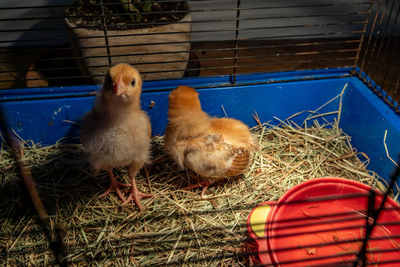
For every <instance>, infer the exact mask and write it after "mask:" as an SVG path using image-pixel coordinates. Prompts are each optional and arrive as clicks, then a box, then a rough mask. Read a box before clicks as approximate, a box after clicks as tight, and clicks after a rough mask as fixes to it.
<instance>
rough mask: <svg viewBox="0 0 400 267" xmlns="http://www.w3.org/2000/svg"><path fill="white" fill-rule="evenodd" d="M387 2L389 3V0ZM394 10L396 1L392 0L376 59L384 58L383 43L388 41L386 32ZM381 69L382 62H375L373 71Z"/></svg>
mask: <svg viewBox="0 0 400 267" xmlns="http://www.w3.org/2000/svg"><path fill="white" fill-rule="evenodd" d="M386 3H388V1H387V2H386ZM393 10H394V1H392V4H391V7H390V11H389V16H388V17H387V18H386V23H385V24H384V27H383V33H382V38H381V42H380V44H379V47H378V50H377V52H376V57H375V60H376V61H378V60H381V59H382V48H383V44H384V43H385V41H387V40H386V33H387V30H388V26H389V24H390V22H391V21H390V20H391V18H392V14H393ZM383 20H384V21H385V18H383ZM387 43H389V42H387ZM377 68H378V69H377ZM379 69H382V67H381V66H380V64H375V65H374V66H373V67H372V69H371V73H376V72H378V73H379V71H380V70H379ZM382 85H383V84H382Z"/></svg>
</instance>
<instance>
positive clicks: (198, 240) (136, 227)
mask: <svg viewBox="0 0 400 267" xmlns="http://www.w3.org/2000/svg"><path fill="white" fill-rule="evenodd" d="M252 131H253V133H254V134H255V135H256V136H257V137H258V140H259V143H260V145H261V147H262V150H261V151H260V152H259V153H257V154H256V156H255V159H254V163H253V164H252V165H251V167H250V169H249V171H248V172H246V173H245V174H244V175H243V176H242V177H239V179H234V180H230V181H228V182H226V183H222V184H218V185H214V186H211V187H210V188H209V190H208V191H207V193H206V196H205V197H204V198H201V197H200V190H192V191H186V190H182V189H181V188H182V187H184V186H186V185H188V184H191V183H193V182H194V181H193V179H192V178H191V177H192V176H193V174H191V173H189V172H186V171H180V170H178V168H177V166H176V165H175V163H173V162H172V161H171V160H170V159H166V160H164V161H161V162H158V163H156V164H154V165H152V166H148V167H147V168H146V169H144V170H142V171H141V173H140V175H139V176H138V177H137V182H138V186H139V189H140V190H141V191H143V192H151V193H153V194H154V197H153V198H149V199H146V200H143V201H142V204H143V206H144V210H143V211H141V212H138V211H137V209H136V207H135V206H134V205H127V206H121V204H120V201H119V200H118V199H117V197H116V196H115V195H113V194H111V195H109V196H107V197H106V198H104V199H98V198H97V196H98V195H100V194H101V193H103V192H104V190H105V188H106V187H107V186H108V184H107V182H108V179H107V176H106V174H105V173H103V172H100V173H94V172H93V171H92V170H91V169H90V167H89V166H88V164H87V162H85V160H83V159H84V155H83V153H82V148H81V146H80V145H72V144H70V145H67V144H55V145H53V146H48V147H40V146H38V145H35V144H29V146H28V144H26V145H25V153H24V159H25V161H26V163H27V164H28V165H30V166H31V168H32V173H33V176H34V177H35V181H36V182H37V187H38V189H39V191H40V193H41V196H42V199H43V201H44V202H45V205H46V207H47V209H48V211H49V213H50V214H51V219H52V222H53V224H54V225H55V224H60V225H62V226H63V228H64V230H63V233H62V234H63V237H64V241H65V243H66V247H67V252H68V257H67V258H68V261H69V262H70V263H71V264H72V265H79V266H86V265H94V266H110V265H112V266H165V265H166V264H167V263H168V264H171V265H181V264H182V263H184V264H183V265H190V266H192V265H201V266H224V265H227V266H246V265H248V264H249V262H248V257H247V256H243V255H241V253H240V252H241V251H243V250H242V249H243V242H244V241H245V240H246V238H247V234H246V233H247V232H246V219H247V216H248V214H249V212H250V211H251V209H252V208H253V207H255V206H256V205H257V204H259V203H261V202H263V201H268V200H278V198H279V197H280V196H281V195H282V194H283V193H285V192H286V191H287V190H288V189H289V188H291V187H293V186H295V185H297V184H299V183H301V182H304V181H307V180H309V179H312V178H316V177H323V176H338V177H345V178H349V179H352V180H356V181H360V182H363V183H365V184H368V185H371V186H373V187H375V188H380V189H381V190H383V189H384V185H382V184H381V183H379V182H378V179H377V178H378V177H377V176H376V174H375V173H373V172H371V171H368V170H367V169H366V166H367V164H368V157H367V156H366V155H365V154H363V153H362V152H357V151H356V150H355V149H354V148H353V147H352V146H351V143H350V137H349V136H347V135H346V134H344V133H343V132H342V131H341V129H340V128H339V127H338V124H337V122H335V123H333V124H329V123H328V124H325V125H319V124H318V123H317V122H315V123H314V126H313V127H308V128H301V127H299V126H297V125H296V124H294V123H293V122H290V121H285V122H282V123H281V125H279V126H272V125H269V124H267V123H265V124H261V123H260V124H259V125H258V126H257V127H255V128H253V129H252ZM162 146H163V137H154V139H153V148H154V151H153V155H154V156H157V155H160V154H162ZM0 153H1V154H0V155H1V162H0V172H1V173H0V175H1V176H0V178H1V189H0V194H1V195H2V203H1V214H0V217H1V221H0V225H1V226H0V246H1V248H0V249H1V251H0V258H2V259H3V260H2V261H3V263H2V264H4V265H9V266H16V265H24V266H25V265H26V266H46V265H49V266H51V265H53V264H54V258H53V255H52V253H51V251H50V250H49V248H48V242H47V240H46V238H45V236H44V235H43V233H42V231H41V228H40V227H39V225H38V220H37V218H36V216H35V215H34V212H33V210H32V209H31V208H27V207H30V204H29V199H28V197H27V194H26V192H25V191H24V190H23V188H24V187H23V184H22V182H21V181H20V178H19V176H18V171H17V167H16V165H15V164H14V161H13V159H12V158H11V155H10V154H9V152H8V151H7V150H5V149H2V150H1V152H0ZM360 158H361V159H364V160H363V161H362V160H360ZM116 172H117V173H118V175H119V176H120V177H123V178H124V179H125V178H126V171H125V170H124V169H118V170H116ZM120 179H121V178H120Z"/></svg>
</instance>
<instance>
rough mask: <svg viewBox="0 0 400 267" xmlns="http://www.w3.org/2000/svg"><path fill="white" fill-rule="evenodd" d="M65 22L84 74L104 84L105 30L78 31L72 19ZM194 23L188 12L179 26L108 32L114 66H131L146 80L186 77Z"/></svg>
mask: <svg viewBox="0 0 400 267" xmlns="http://www.w3.org/2000/svg"><path fill="white" fill-rule="evenodd" d="M65 22H66V23H67V25H68V27H69V29H70V34H71V35H72V38H71V41H72V47H73V50H74V54H75V55H76V56H77V57H79V60H78V61H79V62H78V63H79V65H80V67H81V69H82V72H83V74H84V75H89V76H91V78H92V79H93V80H94V81H95V82H97V83H101V82H102V80H103V76H104V74H105V73H106V72H107V70H108V68H109V65H108V56H107V48H106V38H105V33H104V30H102V29H92V28H78V27H77V26H76V25H75V24H74V23H73V22H72V21H71V20H69V19H68V18H66V19H65ZM190 22H191V14H190V12H188V13H187V14H186V16H185V17H183V18H182V19H181V20H179V21H178V22H176V23H171V24H166V25H162V26H156V27H152V28H142V29H132V30H108V31H107V38H108V44H109V54H110V58H111V65H115V64H118V63H129V64H131V65H133V66H135V67H136V68H137V69H138V70H139V71H140V72H141V74H142V78H143V79H145V80H153V79H170V78H181V77H183V75H184V73H185V70H186V66H187V60H188V59H189V52H190V28H191V23H190ZM169 52H172V53H169Z"/></svg>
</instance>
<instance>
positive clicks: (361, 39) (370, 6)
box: [354, 0, 375, 67]
mask: <svg viewBox="0 0 400 267" xmlns="http://www.w3.org/2000/svg"><path fill="white" fill-rule="evenodd" d="M374 2H375V0H370V4H369V6H368V12H367V16H366V21H367V23H365V24H364V29H363V33H362V34H361V37H360V42H359V45H358V51H357V55H356V59H355V60H354V67H355V66H357V62H358V61H359V59H360V53H361V48H362V44H363V42H364V38H365V34H366V32H367V25H368V24H369V23H370V18H371V13H372V6H373V4H374Z"/></svg>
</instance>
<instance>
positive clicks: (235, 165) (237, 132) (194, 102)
mask: <svg viewBox="0 0 400 267" xmlns="http://www.w3.org/2000/svg"><path fill="white" fill-rule="evenodd" d="M257 149H258V144H257V143H256V141H255V139H254V138H253V136H252V135H251V133H250V131H249V128H248V127H247V126H246V125H245V124H244V123H242V122H241V121H239V120H236V119H230V118H212V117H210V116H209V115H208V114H207V113H205V112H204V111H203V110H202V109H201V104H200V100H199V96H198V93H197V92H196V90H195V89H193V88H191V87H188V86H179V87H178V88H177V89H175V90H174V91H172V92H171V93H170V95H169V110H168V125H167V128H166V132H165V150H166V152H167V153H168V154H169V155H171V156H172V158H173V159H174V160H175V161H176V162H177V163H178V165H179V166H180V167H182V168H188V169H191V170H192V171H194V172H195V173H197V174H198V175H200V176H201V178H202V180H201V181H200V182H199V183H198V184H195V185H192V186H189V187H187V188H186V189H190V188H196V187H203V190H202V194H201V195H202V196H203V195H204V193H205V192H206V190H207V188H208V186H209V185H210V184H212V183H214V182H216V181H218V180H221V179H224V178H228V177H232V176H237V175H239V174H242V173H243V172H244V171H245V170H246V169H247V168H248V166H249V165H250V163H251V161H252V160H253V153H254V151H256V150H257Z"/></svg>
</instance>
